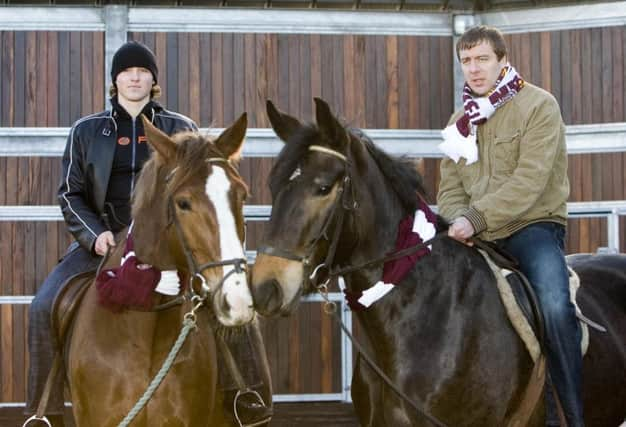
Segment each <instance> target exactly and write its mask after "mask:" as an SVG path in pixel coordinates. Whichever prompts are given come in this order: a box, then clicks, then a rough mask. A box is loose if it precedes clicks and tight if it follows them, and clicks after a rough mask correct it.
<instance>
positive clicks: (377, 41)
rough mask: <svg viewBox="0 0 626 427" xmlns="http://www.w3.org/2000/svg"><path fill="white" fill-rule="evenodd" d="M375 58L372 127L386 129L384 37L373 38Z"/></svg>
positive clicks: (385, 56) (386, 88) (385, 55)
mask: <svg viewBox="0 0 626 427" xmlns="http://www.w3.org/2000/svg"><path fill="white" fill-rule="evenodd" d="M373 38H374V46H375V56H376V66H375V68H374V73H375V77H376V78H375V81H376V86H375V87H374V88H373V89H374V90H375V91H376V105H375V106H374V113H375V114H374V120H375V121H374V123H373V126H372V127H375V128H378V129H385V128H387V127H388V125H387V120H388V112H387V109H386V108H385V107H386V105H387V90H388V87H387V73H386V71H385V66H386V63H387V60H386V58H387V54H386V53H385V50H386V49H385V38H386V36H373Z"/></svg>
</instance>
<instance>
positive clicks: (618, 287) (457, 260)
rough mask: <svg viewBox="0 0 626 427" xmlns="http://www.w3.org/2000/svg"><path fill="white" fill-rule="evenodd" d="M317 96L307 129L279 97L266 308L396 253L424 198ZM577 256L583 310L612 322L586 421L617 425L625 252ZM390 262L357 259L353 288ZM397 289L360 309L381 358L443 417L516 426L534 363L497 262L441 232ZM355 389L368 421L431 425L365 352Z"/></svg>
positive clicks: (624, 370)
mask: <svg viewBox="0 0 626 427" xmlns="http://www.w3.org/2000/svg"><path fill="white" fill-rule="evenodd" d="M315 102H316V122H317V123H316V124H310V125H307V124H302V123H301V122H300V121H299V120H298V119H296V118H294V117H290V116H289V115H287V114H285V113H282V112H280V111H278V110H277V109H276V108H275V107H274V106H273V105H272V104H271V102H268V115H269V118H270V121H271V123H272V127H273V128H274V130H275V132H276V134H277V135H278V136H279V137H280V139H282V140H283V141H284V142H285V143H286V144H285V146H284V147H283V149H282V151H281V153H280V154H279V156H278V158H277V161H276V163H275V166H274V168H273V169H272V171H271V174H270V189H271V193H272V199H273V205H272V215H271V218H270V221H269V225H268V226H267V228H266V232H265V236H264V239H263V241H262V244H263V245H265V246H263V247H261V248H259V255H258V257H257V259H256V263H255V265H254V269H253V274H252V293H253V297H254V302H255V307H256V308H257V310H258V311H259V312H260V313H262V314H264V315H270V316H271V315H288V314H289V313H291V312H292V311H293V310H294V309H295V307H296V306H297V304H298V301H299V298H300V296H301V294H302V293H309V292H313V291H314V289H313V288H312V283H311V282H312V281H311V280H310V275H311V274H313V275H315V274H317V273H318V272H319V271H320V270H319V269H316V266H319V265H320V264H325V265H323V267H322V270H324V269H325V270H326V272H328V270H331V271H332V270H337V269H339V268H344V269H345V268H346V266H361V265H363V264H366V263H367V262H368V261H371V260H376V259H382V258H383V257H384V256H385V255H386V254H389V253H392V252H393V251H394V248H395V242H396V237H397V233H398V231H397V230H398V225H399V223H400V222H401V220H403V219H404V218H406V217H407V216H408V215H413V214H414V212H415V211H416V207H417V206H418V203H419V202H418V201H419V200H420V196H421V198H422V199H423V198H424V190H423V188H422V186H421V183H420V182H421V180H420V177H419V176H418V174H417V172H416V171H415V168H414V166H413V164H411V163H410V162H408V161H406V160H403V159H395V158H392V157H390V156H388V155H387V154H385V153H384V152H383V151H381V150H380V149H379V148H377V147H376V146H375V145H374V144H373V143H372V142H371V140H369V139H368V138H367V137H366V136H365V135H363V134H362V133H361V132H360V131H358V130H351V129H348V128H345V127H344V126H342V125H341V124H340V123H339V121H338V120H337V119H336V118H335V116H334V115H333V114H332V113H331V111H330V109H329V107H328V105H327V104H326V103H325V102H324V101H322V100H320V99H316V100H315ZM418 194H419V195H420V196H417V195H418ZM341 210H343V211H344V213H343V216H344V217H343V218H342V219H340V214H339V213H338V212H340V211H341ZM438 222H439V225H440V226H443V227H445V224H444V223H443V221H442V220H441V218H439V221H438ZM329 253H330V256H329ZM571 264H572V266H573V267H574V269H576V271H577V272H578V274H579V275H580V277H581V279H582V282H583V284H582V288H581V290H580V291H579V293H578V302H579V304H580V306H581V307H582V309H583V312H585V313H586V314H587V315H588V316H589V317H590V318H592V319H594V320H596V321H598V322H600V323H601V324H603V325H604V326H606V327H607V329H608V332H607V333H600V332H597V331H595V330H591V331H590V335H591V337H590V347H589V351H588V354H587V355H586V356H585V359H584V405H585V407H584V408H585V415H586V422H587V425H589V426H602V427H607V426H617V425H619V424H620V423H621V422H622V420H624V417H625V416H626V349H625V345H626V255H614V256H613V255H611V256H609V255H606V256H591V255H590V256H579V257H574V258H573V259H572V260H571ZM316 270H317V271H316ZM344 271H345V270H344ZM382 272H383V267H382V265H380V263H379V264H377V265H370V266H367V267H363V268H359V269H356V270H355V271H352V272H349V273H347V274H345V275H344V279H345V282H346V287H347V289H348V290H349V291H351V292H359V291H363V290H365V289H367V288H370V287H371V286H372V285H374V284H375V283H377V282H378V281H379V280H380V279H381V275H382ZM396 285H397V286H395V287H394V289H393V290H392V291H391V292H389V293H388V294H387V295H385V296H384V297H383V298H382V299H380V300H378V301H377V302H375V303H374V304H373V305H371V306H370V307H369V308H367V309H365V310H362V311H358V312H357V317H358V321H359V323H360V326H361V327H362V330H363V331H364V335H365V337H364V341H365V342H364V344H365V346H366V347H367V348H368V352H369V354H370V356H372V358H373V359H374V360H375V362H376V364H377V365H378V366H380V368H381V369H382V371H383V372H384V373H385V374H386V375H387V376H388V377H389V378H390V379H391V381H392V382H393V384H394V385H395V386H396V387H398V388H399V389H400V390H401V391H402V392H403V393H404V394H405V395H407V396H408V398H409V399H410V400H411V401H413V402H415V403H416V404H419V405H420V406H422V408H423V409H424V410H425V411H426V412H428V413H429V414H431V415H433V416H435V417H436V418H437V419H439V420H440V421H441V422H442V423H443V424H445V425H448V426H481V427H482V426H506V425H507V424H508V423H509V422H510V421H511V419H512V418H513V414H514V413H515V412H516V410H517V408H518V406H519V405H520V402H521V401H522V394H523V392H524V390H525V389H526V385H527V383H528V382H529V377H530V375H531V371H532V369H533V366H534V365H533V362H532V359H531V357H530V356H529V354H528V352H527V350H526V349H525V347H524V345H523V343H522V341H521V339H520V338H519V337H518V335H517V334H516V332H515V331H514V330H513V327H512V326H511V323H510V321H509V320H508V317H507V315H506V313H505V309H504V307H503V304H502V303H501V301H500V297H499V295H498V293H497V290H496V285H495V278H494V275H493V274H492V272H491V271H490V269H489V267H488V266H487V263H486V261H485V260H484V259H483V258H482V256H481V255H480V254H479V253H478V251H476V250H475V249H474V248H470V247H468V246H466V245H463V244H461V243H458V242H456V241H454V240H452V239H450V238H448V237H446V236H445V233H441V234H438V235H437V238H436V239H435V240H434V241H433V243H432V250H431V251H430V253H429V254H428V255H426V256H424V257H422V258H421V259H419V260H418V261H417V262H416V263H415V265H414V266H413V267H412V269H411V270H410V271H409V273H408V274H407V275H406V276H405V277H404V279H402V280H401V281H400V282H399V283H396ZM540 384H541V383H540ZM538 390H539V392H540V391H541V389H540V388H538ZM352 398H353V401H354V406H355V409H356V412H357V415H358V418H359V421H360V423H361V425H363V426H372V427H381V426H393V427H398V426H429V425H432V424H431V423H430V422H429V421H427V420H426V418H424V416H423V415H422V414H420V413H418V411H416V410H415V409H414V408H413V407H411V406H410V405H409V404H407V402H406V401H405V400H403V399H401V398H400V397H399V396H398V394H397V393H395V392H394V391H392V390H391V389H390V387H388V386H387V385H385V384H384V383H383V381H382V380H381V377H380V376H379V375H377V374H376V373H375V372H374V371H373V370H372V369H371V368H370V366H369V365H366V364H365V363H364V362H363V358H360V359H359V361H358V362H357V364H356V366H355V370H354V374H353V379H352ZM544 412H545V407H544V401H543V399H538V404H537V405H536V406H534V407H531V408H530V409H529V411H528V413H529V414H530V415H529V421H528V422H527V425H530V426H541V425H544V420H543V418H544Z"/></svg>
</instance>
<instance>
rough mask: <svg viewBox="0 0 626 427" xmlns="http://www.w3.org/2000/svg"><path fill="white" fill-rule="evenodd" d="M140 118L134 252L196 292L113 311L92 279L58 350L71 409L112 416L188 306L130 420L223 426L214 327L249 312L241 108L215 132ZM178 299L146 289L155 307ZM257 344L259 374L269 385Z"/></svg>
mask: <svg viewBox="0 0 626 427" xmlns="http://www.w3.org/2000/svg"><path fill="white" fill-rule="evenodd" d="M143 121H144V127H145V130H146V136H147V140H148V143H149V144H150V146H151V147H152V148H153V154H152V156H151V158H150V159H149V160H148V162H146V164H145V166H144V167H143V169H142V172H141V174H140V176H139V178H138V181H137V185H136V187H135V193H134V197H133V201H132V217H133V226H132V237H133V244H134V251H135V253H136V256H137V259H139V260H140V261H141V262H142V263H147V264H151V265H153V266H154V267H156V268H158V269H160V270H177V271H178V272H180V273H181V275H182V276H183V277H186V278H187V279H186V280H185V282H186V283H189V285H187V286H186V289H185V290H184V292H186V296H188V297H189V296H192V295H193V298H185V299H184V302H182V304H178V305H174V306H173V308H167V309H163V310H160V311H153V310H149V311H145V310H144V311H140V310H135V309H132V308H131V309H127V310H124V311H122V312H119V313H116V312H113V311H111V310H109V309H107V308H104V307H102V306H101V305H99V303H98V294H97V290H96V287H95V286H90V287H89V289H88V290H87V292H86V295H85V298H84V300H83V301H82V304H81V306H80V308H79V311H78V313H77V316H76V321H75V323H74V325H75V326H74V330H73V333H72V336H71V342H70V343H69V349H68V352H67V356H68V357H67V358H66V372H67V376H68V381H69V384H70V391H71V395H72V408H73V413H74V418H75V420H76V423H77V425H78V426H98V427H105V426H116V425H118V424H119V423H120V422H121V421H122V420H123V419H124V418H125V416H126V415H127V414H128V413H129V411H130V410H131V408H133V407H134V405H135V403H136V402H137V401H138V400H139V398H140V397H141V396H142V395H143V394H144V391H145V390H146V388H147V387H148V385H149V384H150V382H151V380H152V379H153V378H154V377H155V375H156V373H157V372H158V371H159V369H160V368H161V366H162V365H163V362H164V360H165V359H166V356H167V355H168V353H169V352H170V349H171V348H172V346H173V345H174V343H175V341H176V340H177V337H178V336H179V332H180V331H181V329H182V325H183V318H184V317H185V316H186V314H187V313H190V312H191V311H192V308H195V310H194V314H193V315H192V316H195V318H196V328H195V330H191V332H190V333H189V335H188V336H187V338H186V340H185V341H184V344H183V345H182V347H181V349H180V352H179V353H178V355H177V356H176V358H175V359H174V362H173V364H172V365H171V369H170V370H169V372H168V373H167V374H166V375H165V376H164V379H163V381H162V383H161V384H160V385H159V387H158V388H157V389H156V391H155V392H154V395H153V396H152V397H151V399H150V400H148V402H147V404H146V405H145V407H144V408H143V409H142V410H141V411H140V412H139V413H138V414H137V415H136V417H135V418H134V420H133V421H132V422H131V423H130V425H131V426H146V427H147V426H220V425H232V424H230V423H228V422H227V421H225V419H224V414H223V410H222V404H221V401H220V399H221V395H220V392H219V391H216V390H217V388H216V383H217V378H218V375H217V373H218V372H217V351H218V348H219V347H218V348H216V340H215V336H214V333H215V332H216V330H217V329H229V327H238V326H242V325H247V324H248V327H250V325H249V324H250V322H253V321H255V313H254V310H253V306H252V297H251V295H250V290H249V288H248V282H247V267H246V259H245V254H244V250H243V246H242V244H243V240H244V220H243V202H244V199H245V197H246V195H247V193H248V189H247V186H246V184H245V183H244V181H243V180H242V179H241V176H240V175H239V173H238V172H237V170H236V168H235V167H234V166H233V163H234V162H236V161H237V160H238V157H239V152H240V151H241V148H242V145H243V140H244V136H245V132H246V125H247V119H246V115H245V114H243V115H242V116H241V117H240V118H239V119H238V120H237V121H236V122H235V123H234V124H233V125H232V126H231V127H230V128H228V129H226V130H225V131H224V132H223V133H222V134H221V135H220V136H219V137H218V138H217V139H215V140H213V139H211V138H208V137H204V136H201V135H199V134H196V133H191V132H189V133H181V134H177V135H175V136H174V137H172V138H170V137H168V136H167V135H165V134H164V133H162V132H161V131H159V130H158V129H156V128H155V127H154V126H152V125H151V123H150V122H149V121H148V120H147V119H145V117H144V118H143ZM123 248H124V242H122V243H121V244H119V243H118V245H117V246H116V249H115V250H114V252H113V253H112V255H111V256H110V258H109V260H108V261H107V263H106V265H105V266H104V268H111V267H115V266H118V265H119V264H120V258H121V256H122V253H121V251H122V249H123ZM184 285H185V284H183V287H185V286H184ZM175 299H176V297H174V296H165V295H161V294H157V293H154V304H155V305H161V304H165V303H167V302H168V301H173V300H175ZM178 300H179V301H180V300H181V299H180V298H178ZM188 316H189V315H188ZM252 327H253V328H256V327H257V326H256V324H253V325H252ZM228 333H232V329H230V330H228ZM260 344H261V346H262V343H260ZM261 348H262V349H263V347H261ZM262 353H263V354H259V355H258V357H259V358H262V359H263V363H264V367H265V372H263V373H262V375H264V376H265V380H266V381H265V384H269V369H268V368H267V366H268V365H267V360H266V356H265V353H264V349H263V352H262Z"/></svg>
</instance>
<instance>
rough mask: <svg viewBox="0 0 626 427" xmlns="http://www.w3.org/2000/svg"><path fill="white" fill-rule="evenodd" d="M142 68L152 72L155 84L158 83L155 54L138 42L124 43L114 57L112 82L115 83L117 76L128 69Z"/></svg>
mask: <svg viewBox="0 0 626 427" xmlns="http://www.w3.org/2000/svg"><path fill="white" fill-rule="evenodd" d="M131 67H142V68H145V69H147V70H150V72H151V73H152V78H154V82H155V83H156V82H157V77H158V76H159V70H158V69H157V66H156V59H155V58H154V53H152V51H151V50H150V49H148V47H147V46H145V45H143V44H141V43H139V42H136V41H130V42H127V43H124V44H123V45H122V47H120V48H119V49H118V50H117V52H115V55H113V63H112V64H111V81H112V82H113V83H115V79H116V78H117V75H118V74H119V73H121V72H122V71H124V70H125V69H127V68H131Z"/></svg>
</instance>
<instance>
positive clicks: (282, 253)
mask: <svg viewBox="0 0 626 427" xmlns="http://www.w3.org/2000/svg"><path fill="white" fill-rule="evenodd" d="M309 150H310V151H317V152H320V153H324V154H328V155H331V156H334V157H336V158H338V159H340V160H342V161H343V163H344V167H345V176H344V178H343V181H342V182H341V186H340V187H339V188H338V190H337V197H336V198H335V202H334V204H333V207H332V209H331V211H330V213H329V215H328V217H327V218H326V220H325V223H324V226H323V227H322V232H321V233H320V235H319V236H318V237H317V238H316V239H315V240H314V241H313V243H312V244H311V245H310V249H309V250H308V251H307V255H305V256H300V255H297V254H294V253H292V252H289V251H286V250H283V249H280V248H275V247H272V246H262V247H260V248H258V250H257V252H261V253H265V254H268V255H272V256H276V257H281V258H286V259H290V260H292V261H299V262H302V263H303V264H304V265H306V266H310V265H311V257H312V255H313V254H314V253H315V250H316V248H317V245H318V243H319V242H320V241H321V240H322V239H325V240H330V247H329V249H328V252H327V254H326V258H325V260H324V262H322V263H321V264H319V265H318V266H316V267H315V268H314V269H313V272H312V273H311V275H310V276H309V280H310V281H311V284H312V285H313V287H314V288H315V289H316V290H317V292H318V293H319V294H320V295H321V297H322V299H324V301H325V303H324V311H325V312H326V313H327V314H329V315H331V316H332V317H333V319H334V320H335V321H336V322H337V323H338V324H339V326H340V327H341V330H342V331H343V332H344V333H345V334H346V336H347V337H348V338H349V339H350V341H352V344H353V345H354V346H355V347H356V348H357V350H358V351H359V353H360V354H361V355H362V357H363V359H364V360H365V361H366V362H367V364H368V365H369V366H370V367H371V368H372V369H373V370H374V372H376V374H377V375H378V376H379V377H380V378H381V379H382V380H383V381H384V382H385V383H386V384H387V385H388V386H389V388H391V389H392V390H393V391H394V392H395V393H396V394H397V395H398V396H399V397H400V398H401V399H402V400H404V401H405V402H406V403H407V404H408V405H409V406H410V407H411V408H413V409H414V410H415V411H416V412H417V413H419V414H421V415H422V416H424V417H425V418H426V419H428V421H430V422H431V423H432V424H434V425H436V426H438V427H446V424H445V423H443V422H441V421H440V420H439V419H437V418H436V417H434V416H433V415H431V414H429V413H428V412H426V410H424V409H423V405H420V404H418V403H416V402H415V401H414V400H413V399H411V398H410V397H409V396H408V395H407V394H406V393H405V392H403V391H402V390H401V389H400V388H399V387H398V386H396V385H395V384H394V382H393V381H392V380H391V378H389V376H387V374H385V372H384V371H383V370H382V369H381V368H380V366H378V364H377V363H376V362H375V361H374V360H373V359H372V358H371V357H370V356H369V355H368V354H367V353H366V351H365V349H364V348H363V346H362V345H361V344H360V343H359V342H358V341H357V340H356V338H354V336H353V335H352V334H351V333H350V331H349V330H348V328H347V327H346V326H345V325H344V323H343V322H342V321H341V318H340V317H339V316H338V315H337V313H336V305H335V303H334V302H332V301H330V300H329V299H328V283H329V281H330V279H331V278H332V277H337V276H340V275H343V274H347V273H352V272H354V271H358V270H361V269H363V268H365V267H369V266H371V265H375V264H380V263H384V262H387V261H390V260H394V259H397V258H402V257H404V256H407V255H410V254H412V253H414V252H417V251H419V250H420V249H422V248H424V247H426V246H428V245H430V244H431V243H432V242H433V241H434V240H436V239H438V238H440V237H441V236H442V234H438V235H436V236H435V237H433V238H432V239H429V240H427V241H425V242H422V243H419V244H417V245H414V246H411V247H409V248H406V249H403V250H400V251H397V252H393V253H391V254H387V255H385V256H382V257H380V258H376V259H373V260H370V261H367V262H365V263H362V264H360V265H357V266H349V267H345V268H341V269H336V270H333V269H331V267H332V264H333V261H334V258H335V253H336V250H337V246H338V244H339V237H340V234H341V229H342V227H343V222H344V219H345V216H346V213H347V212H349V211H352V210H355V209H356V208H357V207H358V203H357V201H356V198H355V195H354V188H353V187H352V178H351V176H350V162H349V161H348V158H347V157H346V156H345V155H343V154H341V153H339V152H337V151H335V150H331V149H330V148H327V147H321V146H317V145H312V146H310V147H309ZM350 197H351V198H350ZM335 214H336V215H337V220H336V224H335V230H334V233H333V236H332V238H331V239H329V238H328V236H327V233H326V232H327V231H328V228H329V226H330V224H331V223H332V221H333V219H334V217H335ZM324 269H325V270H326V271H327V275H326V280H323V281H321V280H320V279H319V277H320V275H319V272H320V271H323V270H324ZM319 282H321V283H319Z"/></svg>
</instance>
